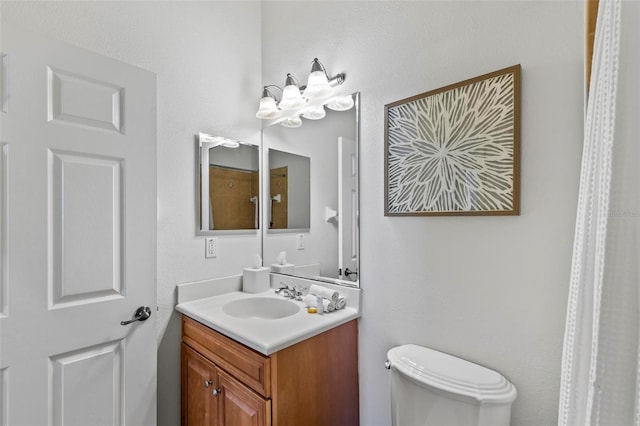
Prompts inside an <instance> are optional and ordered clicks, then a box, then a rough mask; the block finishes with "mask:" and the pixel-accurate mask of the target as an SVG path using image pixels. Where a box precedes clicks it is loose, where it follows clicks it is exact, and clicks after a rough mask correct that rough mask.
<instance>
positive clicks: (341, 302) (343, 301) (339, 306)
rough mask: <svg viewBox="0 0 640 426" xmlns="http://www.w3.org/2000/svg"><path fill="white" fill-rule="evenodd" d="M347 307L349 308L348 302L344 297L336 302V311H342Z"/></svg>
mask: <svg viewBox="0 0 640 426" xmlns="http://www.w3.org/2000/svg"><path fill="white" fill-rule="evenodd" d="M345 306H347V300H346V299H345V298H344V297H340V298H339V299H338V300H337V301H336V311H337V310H338V309H342V308H344V307H345Z"/></svg>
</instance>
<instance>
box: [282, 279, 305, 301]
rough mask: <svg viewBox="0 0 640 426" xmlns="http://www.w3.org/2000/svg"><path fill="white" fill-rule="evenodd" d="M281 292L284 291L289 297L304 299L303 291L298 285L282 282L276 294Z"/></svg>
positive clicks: (285, 295) (284, 294)
mask: <svg viewBox="0 0 640 426" xmlns="http://www.w3.org/2000/svg"><path fill="white" fill-rule="evenodd" d="M280 293H283V294H282V295H283V296H284V297H288V298H289V299H295V300H302V292H301V291H300V290H299V289H298V287H297V286H293V287H289V286H288V285H285V284H284V283H280V287H279V288H278V289H277V290H276V294H280Z"/></svg>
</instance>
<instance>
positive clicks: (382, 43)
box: [262, 1, 584, 426]
mask: <svg viewBox="0 0 640 426" xmlns="http://www.w3.org/2000/svg"><path fill="white" fill-rule="evenodd" d="M583 16H584V15H583V2H582V1H571V2H567V1H561V2H560V1H555V2H544V1H530V2H529V1H513V2H504V1H497V2H490V1H482V2H479V1H478V2H463V1H456V2H452V1H443V2H437V1H424V2H302V3H296V2H293V3H292V2H265V3H264V4H263V23H262V24H263V36H262V37H263V52H262V55H263V56H262V57H263V80H264V83H265V84H267V83H272V82H273V83H276V84H278V83H280V80H282V76H284V75H285V74H286V73H287V72H291V73H294V74H296V75H297V76H303V75H305V76H306V75H307V73H308V69H309V65H310V62H311V60H312V59H313V58H314V57H318V58H320V60H321V61H323V62H324V64H325V66H326V67H327V69H328V70H329V72H330V73H337V72H342V71H344V72H345V73H346V82H345V85H346V86H347V87H348V88H349V89H351V90H349V91H360V92H361V93H362V96H361V101H362V115H361V120H362V121H361V144H362V145H361V146H362V151H361V160H360V161H361V166H362V167H361V229H362V240H361V242H362V244H361V247H362V258H361V259H362V260H361V267H362V276H361V285H362V289H363V310H364V311H363V312H364V316H363V318H362V319H361V321H360V342H359V343H360V349H359V350H360V366H359V368H360V392H361V393H360V396H361V423H362V424H363V425H366V426H374V425H386V424H390V407H389V390H388V375H387V371H386V370H385V369H384V368H383V363H384V360H385V355H386V351H387V350H388V349H389V348H390V347H392V346H394V345H398V344H403V343H409V342H412V343H416V344H421V345H424V346H429V347H432V348H436V349H439V350H443V351H446V352H450V353H453V354H456V355H458V356H461V357H463V358H467V359H469V360H472V361H475V362H478V363H481V364H484V365H487V366H489V367H492V368H494V369H497V370H499V371H501V372H502V373H504V374H505V375H506V376H507V377H508V378H509V379H510V380H511V381H513V382H514V383H515V385H516V386H517V388H518V391H519V397H518V400H517V402H516V403H515V406H514V410H513V417H512V418H513V424H514V425H530V426H539V425H551V424H555V423H556V416H557V399H558V391H559V372H560V358H561V351H562V338H563V331H564V319H565V304H566V299H567V291H568V279H569V269H570V263H571V247H572V240H573V226H574V217H575V208H576V200H577V191H578V175H579V163H580V153H581V138H582V125H583V120H582V113H583V103H582V95H583V77H582V76H583V48H582V40H583V35H584V28H583V19H584V17H583ZM283 23H286V25H283ZM517 63H520V64H522V180H521V182H522V198H521V200H522V203H521V204H522V212H521V215H520V216H517V217H396V218H390V217H385V216H384V210H383V206H384V204H383V203H384V188H383V186H384V174H383V173H384V169H383V158H384V136H383V135H384V105H385V104H386V103H390V102H393V101H396V100H399V99H403V98H406V97H409V96H412V95H415V94H418V93H422V92H425V91H428V90H431V89H436V88H438V87H442V86H444V85H447V84H450V83H455V82H457V81H460V80H464V79H467V78H471V77H474V76H477V75H480V74H483V73H487V72H490V71H494V70H497V69H500V68H504V67H507V66H510V65H514V64H517Z"/></svg>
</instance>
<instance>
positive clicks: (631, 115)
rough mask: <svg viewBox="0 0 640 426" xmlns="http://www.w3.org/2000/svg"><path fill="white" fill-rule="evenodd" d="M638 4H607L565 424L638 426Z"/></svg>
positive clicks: (574, 286)
mask: <svg viewBox="0 0 640 426" xmlns="http://www.w3.org/2000/svg"><path fill="white" fill-rule="evenodd" d="M639 288H640V2H637V1H635V0H633V1H621V0H600V6H599V11H598V22H597V27H596V41H595V51H594V60H593V75H592V78H591V84H590V90H589V100H588V106H587V120H586V126H585V135H584V151H583V161H582V172H581V178H580V194H579V199H578V213H577V220H576V231H575V241H574V252H573V265H572V270H571V283H570V290H569V304H568V312H567V324H566V330H565V340H564V352H563V360H562V378H561V388H560V407H559V416H558V424H559V425H571V426H573V425H580V426H582V425H603V426H624V425H638V426H640V392H639V390H640V389H639V386H640V357H639V355H640V351H639V348H638V344H639V342H640V339H639V333H640V314H639V307H640V300H639V297H640V291H639Z"/></svg>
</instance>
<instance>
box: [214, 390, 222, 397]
mask: <svg viewBox="0 0 640 426" xmlns="http://www.w3.org/2000/svg"><path fill="white" fill-rule="evenodd" d="M212 393H213V396H218V395H220V394H221V393H222V389H214V390H213V392H212Z"/></svg>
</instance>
